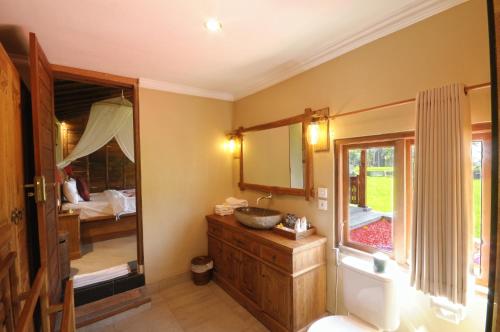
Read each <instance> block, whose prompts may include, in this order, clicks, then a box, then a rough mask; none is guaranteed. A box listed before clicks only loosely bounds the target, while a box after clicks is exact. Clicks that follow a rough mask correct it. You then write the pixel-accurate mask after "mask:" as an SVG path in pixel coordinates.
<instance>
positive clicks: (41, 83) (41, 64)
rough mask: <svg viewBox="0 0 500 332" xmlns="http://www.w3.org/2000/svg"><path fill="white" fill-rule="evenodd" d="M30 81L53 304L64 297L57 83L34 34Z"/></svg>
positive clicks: (43, 245) (43, 244)
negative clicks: (57, 169)
mask: <svg viewBox="0 0 500 332" xmlns="http://www.w3.org/2000/svg"><path fill="white" fill-rule="evenodd" d="M30 75H31V76H30V80H31V105H32V117H33V147H34V156H35V158H34V159H35V175H36V176H38V177H42V176H43V177H44V178H45V181H46V190H45V192H46V194H45V199H37V202H36V207H37V218H38V238H39V244H40V264H41V265H42V266H46V267H47V273H48V279H49V294H50V301H51V302H52V303H57V302H59V301H60V298H61V277H60V273H59V251H58V240H57V208H56V196H55V195H56V191H55V185H54V182H55V151H54V150H55V142H54V140H55V133H54V118H55V115H54V82H53V77H52V71H51V69H50V64H49V62H48V60H47V57H46V56H45V54H44V52H43V50H42V48H41V47H40V45H39V43H38V41H37V38H36V36H35V34H34V33H30Z"/></svg>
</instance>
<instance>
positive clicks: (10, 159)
mask: <svg viewBox="0 0 500 332" xmlns="http://www.w3.org/2000/svg"><path fill="white" fill-rule="evenodd" d="M20 84H21V81H20V77H19V75H18V73H17V71H16V68H15V67H14V65H13V63H12V62H11V61H10V59H9V57H8V55H7V53H6V51H5V49H4V48H3V47H2V45H1V44H0V227H6V225H12V226H11V227H12V228H13V229H12V230H13V232H11V233H9V234H13V236H12V238H11V239H9V240H8V241H9V242H10V248H9V249H8V251H15V252H16V254H17V259H16V272H17V276H18V278H19V281H18V285H19V289H18V290H19V291H20V292H24V291H27V290H28V288H29V262H28V242H27V227H26V218H25V215H26V213H25V206H24V190H23V185H24V177H23V145H22V132H21V130H22V121H21V120H22V118H21V94H20V88H21V86H20ZM4 229H5V228H4ZM1 235H4V234H1ZM4 250H7V248H4ZM5 254H6V253H5V252H0V258H3V257H4V255H5Z"/></svg>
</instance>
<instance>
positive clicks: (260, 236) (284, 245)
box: [206, 214, 326, 253]
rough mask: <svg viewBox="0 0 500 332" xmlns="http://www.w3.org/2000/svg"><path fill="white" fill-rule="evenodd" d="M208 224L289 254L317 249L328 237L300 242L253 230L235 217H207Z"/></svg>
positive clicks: (315, 236) (316, 236)
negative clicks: (234, 231) (230, 229)
mask: <svg viewBox="0 0 500 332" xmlns="http://www.w3.org/2000/svg"><path fill="white" fill-rule="evenodd" d="M206 218H207V220H208V222H212V223H218V224H221V225H222V226H225V227H229V228H233V229H236V230H238V231H240V232H243V233H245V234H247V235H248V236H250V237H253V238H255V239H257V240H260V241H262V242H266V243H268V244H271V245H273V246H279V247H280V249H282V250H286V251H289V252H293V253H295V252H299V251H302V250H307V249H309V248H312V247H316V246H319V245H322V244H324V243H326V237H325V236H322V235H316V234H315V235H311V236H308V237H306V238H303V239H299V240H291V239H288V238H286V237H284V236H281V235H279V234H276V233H274V232H273V231H272V230H262V229H253V228H249V227H246V226H244V225H242V224H240V223H239V222H238V221H237V220H236V218H235V217H234V215H229V216H219V215H216V214H212V215H208V216H206Z"/></svg>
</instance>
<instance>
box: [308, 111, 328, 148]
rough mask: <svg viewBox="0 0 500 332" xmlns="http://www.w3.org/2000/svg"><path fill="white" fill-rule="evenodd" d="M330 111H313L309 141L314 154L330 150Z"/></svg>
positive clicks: (309, 127) (309, 128)
mask: <svg viewBox="0 0 500 332" xmlns="http://www.w3.org/2000/svg"><path fill="white" fill-rule="evenodd" d="M329 115H330V110H329V108H323V109H320V110H317V111H312V115H311V122H310V123H309V125H308V128H307V135H308V137H307V139H308V142H309V144H311V145H312V146H313V147H314V152H320V151H329V150H330V120H329Z"/></svg>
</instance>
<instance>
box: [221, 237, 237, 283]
mask: <svg viewBox="0 0 500 332" xmlns="http://www.w3.org/2000/svg"><path fill="white" fill-rule="evenodd" d="M222 246H223V248H222V265H221V274H222V276H223V277H224V279H225V280H226V281H228V282H229V283H230V284H232V285H233V286H234V287H238V276H239V264H240V260H239V251H237V250H236V249H234V248H232V247H230V246H228V245H226V244H223V245H222Z"/></svg>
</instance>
